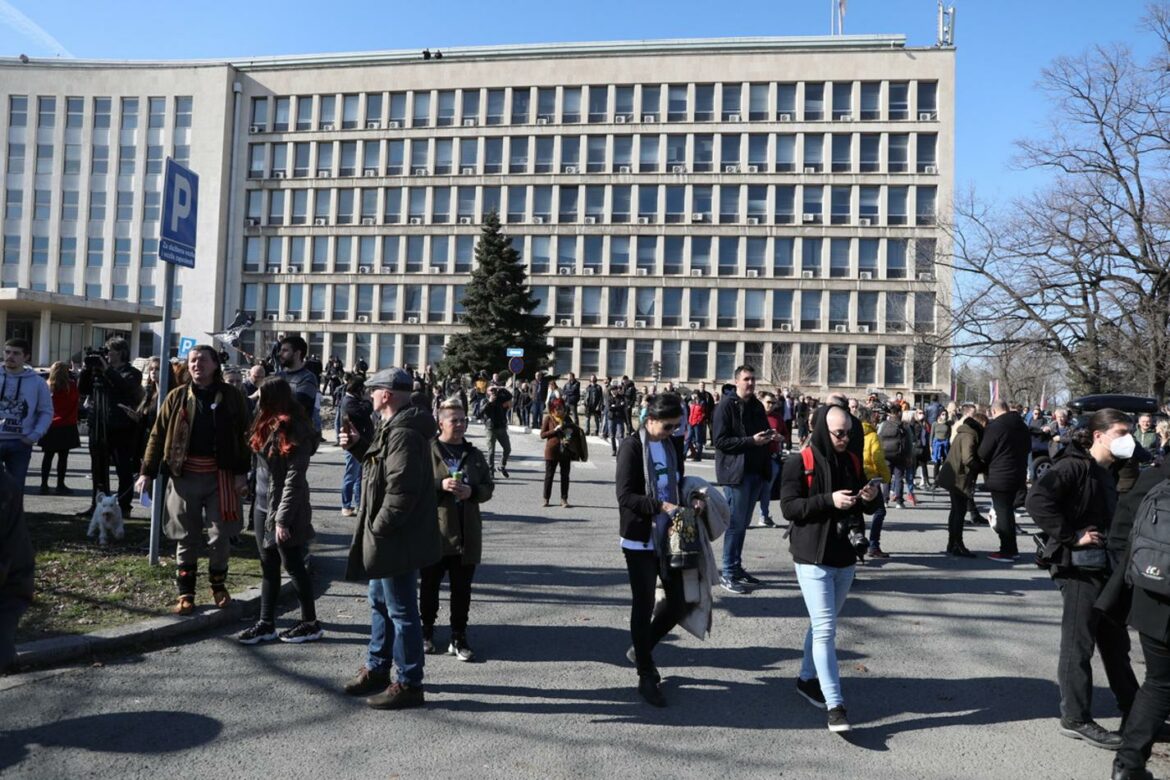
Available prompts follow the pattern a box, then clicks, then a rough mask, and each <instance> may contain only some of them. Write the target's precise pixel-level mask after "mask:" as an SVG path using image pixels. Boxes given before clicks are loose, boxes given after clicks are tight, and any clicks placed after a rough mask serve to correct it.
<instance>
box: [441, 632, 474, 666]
mask: <svg viewBox="0 0 1170 780" xmlns="http://www.w3.org/2000/svg"><path fill="white" fill-rule="evenodd" d="M447 654H448V655H453V656H455V658H456V659H458V660H460V661H470V660H471V659H472V658H474V657H475V654H474V653H472V652H471V648H470V647H468V646H467V637H465V636H453V637H451V646H450V647H448V648H447Z"/></svg>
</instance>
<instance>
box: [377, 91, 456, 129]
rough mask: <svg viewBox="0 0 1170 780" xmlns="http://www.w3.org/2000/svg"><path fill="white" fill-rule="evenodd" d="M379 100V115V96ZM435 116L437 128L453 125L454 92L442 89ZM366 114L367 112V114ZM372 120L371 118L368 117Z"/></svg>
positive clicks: (379, 97) (379, 98)
mask: <svg viewBox="0 0 1170 780" xmlns="http://www.w3.org/2000/svg"><path fill="white" fill-rule="evenodd" d="M378 100H379V114H380V113H381V96H380V95H379V96H378ZM436 108H437V109H438V111H437V116H436V117H435V124H436V125H438V126H439V127H450V126H451V125H453V124H455V90H453V89H444V90H441V91H440V92H439V94H438V99H437V100H436ZM367 113H368V112H367ZM370 118H373V117H370Z"/></svg>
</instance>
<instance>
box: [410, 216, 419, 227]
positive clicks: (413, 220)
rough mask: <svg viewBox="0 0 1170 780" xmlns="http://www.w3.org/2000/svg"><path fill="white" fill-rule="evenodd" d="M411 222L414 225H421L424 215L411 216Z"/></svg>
mask: <svg viewBox="0 0 1170 780" xmlns="http://www.w3.org/2000/svg"><path fill="white" fill-rule="evenodd" d="M410 224H412V225H421V224H422V217H411V218H410Z"/></svg>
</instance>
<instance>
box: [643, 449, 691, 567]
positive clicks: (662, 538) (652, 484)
mask: <svg viewBox="0 0 1170 780" xmlns="http://www.w3.org/2000/svg"><path fill="white" fill-rule="evenodd" d="M638 437H639V439H640V440H641V444H642V471H643V473H644V474H645V475H646V495H648V496H654V497H655V498H657V497H658V472H657V471H656V470H655V467H654V458H652V457H651V455H650V435H649V434H648V433H647V432H646V428H645V427H643V428H642V429H641V430H640V431H638ZM661 444H662V451H663V453H665V455H666V495H667V496H669V497H670V499H671V500H670V503H672V504H679V503H681V502H680V501H679V498H678V461H677V460H676V459H675V455H676V453H675V451H674V446H673V443H672V442H671V441H670V440H669V439H667V440H666V441H664V442H661ZM669 525H670V518H668V517H667V516H666V514H665V513H663V512H659V513H658V515H657V516H655V518H654V551H655V552H657V553H658V558H659V561H660V562H664V561H665V560H666V557H665V556H666V555H667V554H668V552H669V546H668V545H667V539H666V529H667V526H669Z"/></svg>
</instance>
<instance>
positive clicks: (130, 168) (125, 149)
mask: <svg viewBox="0 0 1170 780" xmlns="http://www.w3.org/2000/svg"><path fill="white" fill-rule="evenodd" d="M136 151H137V150H136V149H135V148H134V147H133V146H129V145H124V146H119V147H118V175H119V176H132V175H134V156H135V152H136Z"/></svg>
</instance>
